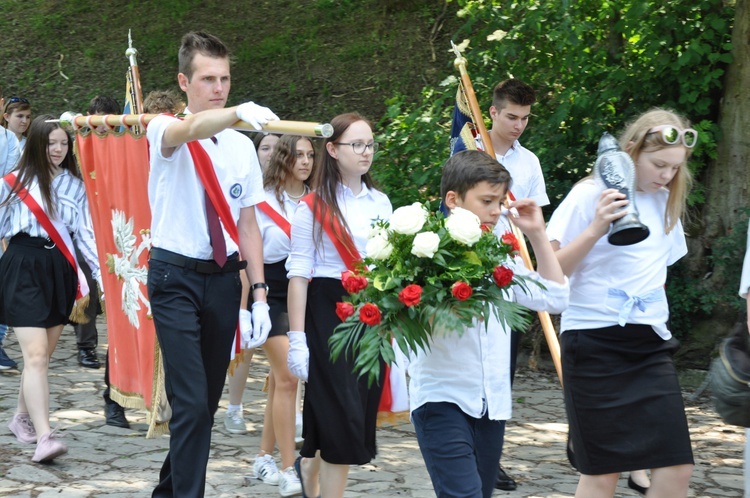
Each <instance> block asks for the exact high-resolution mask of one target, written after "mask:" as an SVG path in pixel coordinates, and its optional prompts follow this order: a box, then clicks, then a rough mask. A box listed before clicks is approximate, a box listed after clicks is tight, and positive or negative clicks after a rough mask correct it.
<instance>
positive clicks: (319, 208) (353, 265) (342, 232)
mask: <svg viewBox="0 0 750 498" xmlns="http://www.w3.org/2000/svg"><path fill="white" fill-rule="evenodd" d="M302 202H304V203H305V204H307V205H308V207H309V208H310V211H312V213H313V216H314V217H315V219H316V220H317V221H318V223H320V225H321V226H322V227H323V230H325V232H326V234H328V237H329V238H330V239H331V241H332V242H333V245H334V246H335V247H336V250H337V251H338V253H339V256H341V259H342V260H343V261H344V264H345V265H346V268H347V269H348V270H349V271H355V270H356V269H357V263H358V262H361V261H362V256H361V255H360V254H359V251H358V250H357V246H356V245H354V241H353V240H352V236H351V235H349V232H347V231H346V229H345V228H344V226H343V225H342V224H341V221H340V220H339V219H338V218H337V217H335V216H333V215H332V214H331V210H330V208H329V209H326V210H325V213H324V212H323V204H324V201H323V199H321V198H320V197H319V196H318V195H317V194H316V193H315V192H310V193H309V194H307V195H306V196H304V197H303V198H302Z"/></svg>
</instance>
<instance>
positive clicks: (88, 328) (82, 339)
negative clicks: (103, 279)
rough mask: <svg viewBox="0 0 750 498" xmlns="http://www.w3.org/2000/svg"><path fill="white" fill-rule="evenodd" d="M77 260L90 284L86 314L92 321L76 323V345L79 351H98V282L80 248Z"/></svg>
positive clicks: (74, 327)
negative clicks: (84, 349)
mask: <svg viewBox="0 0 750 498" xmlns="http://www.w3.org/2000/svg"><path fill="white" fill-rule="evenodd" d="M76 259H77V260H78V266H80V267H81V271H82V272H83V276H84V277H86V282H87V283H88V284H89V289H90V293H89V296H90V297H89V305H88V306H87V307H86V310H85V311H84V313H86V316H87V317H89V318H90V319H91V320H90V321H89V322H88V323H81V324H79V323H76V324H75V325H74V326H73V330H75V333H76V344H77V345H78V349H83V348H86V349H96V346H97V345H98V344H99V337H98V333H97V331H96V315H98V314H99V307H100V303H99V292H98V290H97V289H98V287H97V284H96V280H94V277H93V276H92V275H91V268H89V265H88V263H86V260H85V259H83V255H82V254H81V251H80V250H79V249H78V246H76Z"/></svg>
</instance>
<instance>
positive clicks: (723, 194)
mask: <svg viewBox="0 0 750 498" xmlns="http://www.w3.org/2000/svg"><path fill="white" fill-rule="evenodd" d="M732 56H733V61H732V63H731V64H730V65H729V67H728V69H727V73H726V79H725V84H724V96H723V98H722V101H721V104H720V110H719V120H718V126H719V128H720V129H721V134H722V135H721V137H720V140H719V142H718V144H717V157H716V160H715V161H713V162H712V163H710V164H709V165H708V167H707V169H706V171H705V174H704V185H705V187H706V203H705V206H704V210H703V216H702V219H699V220H696V221H698V223H700V224H701V225H700V226H698V227H696V226H693V227H692V229H691V230H689V231H690V232H691V235H692V237H690V239H689V241H688V244H689V246H690V251H689V253H688V259H687V263H688V267H689V268H690V273H691V274H692V275H694V276H695V277H696V285H697V286H700V288H701V290H702V291H703V292H706V293H708V294H707V295H717V294H718V293H720V292H724V293H725V295H727V294H726V292H727V291H730V293H734V294H735V295H736V292H737V289H729V287H731V286H736V282H738V281H739V279H738V276H737V275H738V274H739V272H740V269H741V268H742V256H743V255H744V244H745V241H744V240H742V241H737V244H738V245H742V246H743V247H742V248H741V250H739V249H738V250H737V251H735V252H736V254H733V255H732V260H731V261H726V260H722V263H721V264H713V265H712V264H711V262H710V260H709V258H708V257H709V256H711V255H718V254H719V251H716V252H714V251H713V249H714V248H713V246H714V245H715V243H716V241H717V239H719V238H721V237H726V236H727V235H730V234H731V233H732V232H733V231H734V230H736V229H737V228H736V227H739V226H741V225H742V224H745V223H747V217H746V214H745V211H744V210H745V209H746V208H748V207H750V202H749V201H750V200H749V199H748V189H749V188H750V132H749V131H748V130H750V91H748V89H750V0H738V1H737V4H736V11H735V20H734V29H733V32H732ZM738 224H739V225H738ZM725 250H726V248H724V251H725ZM724 255H725V253H724V252H722V256H724ZM714 261H716V258H715V259H714ZM736 319H737V312H736V310H735V309H734V308H732V307H731V306H730V305H729V303H724V302H719V303H717V306H716V307H715V308H714V310H713V312H712V316H711V317H710V318H709V319H707V320H703V321H696V322H694V324H693V328H692V332H691V335H692V334H701V333H702V334H710V335H713V337H714V339H718V338H720V337H723V336H726V335H727V333H728V332H729V328H730V327H731V325H732V324H733V323H734V321H735V320H736ZM699 331H703V332H699ZM693 339H696V341H697V342H701V343H703V344H704V345H706V344H708V343H709V342H710V341H708V339H710V338H709V337H693ZM715 342H716V341H715V340H714V343H715Z"/></svg>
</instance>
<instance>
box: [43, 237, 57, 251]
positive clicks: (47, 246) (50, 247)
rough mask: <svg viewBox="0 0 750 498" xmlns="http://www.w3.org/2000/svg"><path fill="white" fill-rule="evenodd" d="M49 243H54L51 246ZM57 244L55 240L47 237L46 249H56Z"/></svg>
mask: <svg viewBox="0 0 750 498" xmlns="http://www.w3.org/2000/svg"><path fill="white" fill-rule="evenodd" d="M47 244H52V245H51V246H50V245H47ZM55 245H56V244H55V242H54V241H53V240H52V239H50V238H49V237H47V243H46V244H44V248H45V249H54V248H55Z"/></svg>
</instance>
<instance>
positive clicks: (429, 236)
mask: <svg viewBox="0 0 750 498" xmlns="http://www.w3.org/2000/svg"><path fill="white" fill-rule="evenodd" d="M439 246H440V236H439V235H438V234H436V233H435V232H422V233H418V234H417V235H416V236H414V242H413V243H412V246H411V253H412V254H413V255H415V256H417V257H418V258H432V257H433V256H434V255H435V253H436V252H437V250H438V247H439Z"/></svg>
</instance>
